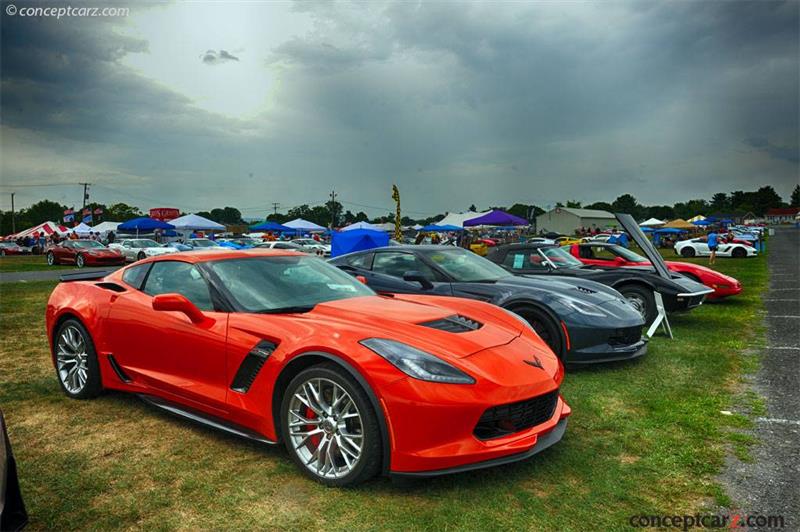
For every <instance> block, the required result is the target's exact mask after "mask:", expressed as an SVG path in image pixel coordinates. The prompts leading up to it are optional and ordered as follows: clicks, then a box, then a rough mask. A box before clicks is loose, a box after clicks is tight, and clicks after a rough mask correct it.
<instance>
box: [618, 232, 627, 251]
mask: <svg viewBox="0 0 800 532" xmlns="http://www.w3.org/2000/svg"><path fill="white" fill-rule="evenodd" d="M617 244H619V245H620V246H622V247H624V248H627V247H628V234H627V233H624V232H623V233H620V235H619V236H618V237H617Z"/></svg>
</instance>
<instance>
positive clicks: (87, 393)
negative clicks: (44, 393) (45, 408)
mask: <svg viewBox="0 0 800 532" xmlns="http://www.w3.org/2000/svg"><path fill="white" fill-rule="evenodd" d="M68 329H71V330H73V331H75V332H76V333H77V334H80V336H81V338H82V340H83V342H84V346H85V350H84V352H85V354H86V356H85V371H86V381H85V383H84V385H83V386H82V387H81V389H80V390H77V391H76V390H70V389H68V388H67V386H66V385H65V383H64V377H63V375H62V371H65V369H63V368H59V361H58V359H59V348H60V343H61V339H62V336H63V335H64V334H65V331H67V330H68ZM53 351H54V355H55V357H56V378H57V379H58V385H59V386H60V387H61V391H63V392H64V395H66V396H67V397H69V398H71V399H92V398H94V397H97V396H98V395H100V392H102V391H103V382H102V379H101V377H100V366H99V364H98V362H97V351H96V350H95V347H94V342H93V341H92V337H91V335H89V332H88V331H87V330H86V327H84V326H83V324H82V323H81V322H79V321H78V320H76V319H68V320H66V321H64V323H62V324H61V325H60V326H59V327H58V330H57V331H56V333H55V334H54V335H53ZM66 369H70V368H66Z"/></svg>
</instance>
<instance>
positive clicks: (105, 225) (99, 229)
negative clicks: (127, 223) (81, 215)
mask: <svg viewBox="0 0 800 532" xmlns="http://www.w3.org/2000/svg"><path fill="white" fill-rule="evenodd" d="M121 223H122V222H102V223H99V224H97V225H95V226H94V227H92V231H94V232H96V233H100V234H101V235H103V236H105V235H106V234H108V232H109V231H115V232H116V230H117V226H118V225H119V224H121Z"/></svg>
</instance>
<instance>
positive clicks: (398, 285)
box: [365, 250, 452, 296]
mask: <svg viewBox="0 0 800 532" xmlns="http://www.w3.org/2000/svg"><path fill="white" fill-rule="evenodd" d="M408 272H419V273H421V274H422V275H423V276H425V278H426V279H427V280H428V281H430V282H431V284H432V285H433V286H431V287H427V288H426V287H424V286H423V285H422V284H421V283H420V282H419V281H406V280H405V279H403V276H404V275H405V274H406V273H408ZM365 277H366V278H367V285H368V286H369V287H370V288H372V289H373V290H375V291H376V292H379V293H381V292H383V293H393V294H430V295H448V296H449V295H452V288H451V287H450V282H449V281H447V280H446V279H445V278H444V276H443V275H442V274H441V273H440V272H439V271H437V270H436V269H434V268H433V267H432V266H430V265H429V264H427V263H426V262H425V261H424V260H423V259H422V258H421V257H419V256H418V255H417V254H415V253H412V252H410V251H390V250H386V251H376V252H375V256H374V258H373V259H372V267H371V269H370V270H369V271H367V273H366V274H365Z"/></svg>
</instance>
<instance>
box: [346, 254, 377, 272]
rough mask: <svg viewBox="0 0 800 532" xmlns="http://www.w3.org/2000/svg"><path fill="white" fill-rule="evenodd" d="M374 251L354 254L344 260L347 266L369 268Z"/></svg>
mask: <svg viewBox="0 0 800 532" xmlns="http://www.w3.org/2000/svg"><path fill="white" fill-rule="evenodd" d="M373 256H374V253H364V254H363V255H354V256H352V257H350V258H348V259H347V260H346V261H345V262H346V263H347V265H348V266H352V267H353V268H361V269H362V270H369V269H370V268H371V267H372V257H373Z"/></svg>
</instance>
